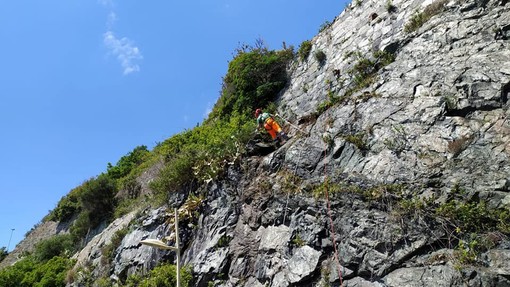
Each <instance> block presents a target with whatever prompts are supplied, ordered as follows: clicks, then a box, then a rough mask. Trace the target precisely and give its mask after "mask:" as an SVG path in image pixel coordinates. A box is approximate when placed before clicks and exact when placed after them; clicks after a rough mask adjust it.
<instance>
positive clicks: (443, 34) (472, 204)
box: [74, 0, 510, 287]
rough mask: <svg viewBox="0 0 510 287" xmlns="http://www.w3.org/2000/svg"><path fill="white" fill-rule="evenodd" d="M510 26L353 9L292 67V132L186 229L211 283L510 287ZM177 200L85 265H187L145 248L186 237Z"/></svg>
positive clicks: (224, 183)
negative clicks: (148, 242)
mask: <svg viewBox="0 0 510 287" xmlns="http://www.w3.org/2000/svg"><path fill="white" fill-rule="evenodd" d="M509 30H510V4H507V1H506V0H497V1H496V0H477V1H463V0H457V1H442V0H436V1H423V0H415V1H404V0H395V1H387V2H386V1H375V0H363V1H355V2H353V3H352V4H350V5H349V6H348V7H347V8H346V9H345V11H343V12H342V14H341V15H339V16H338V17H337V18H336V19H335V20H334V21H333V22H332V23H331V24H330V25H328V26H327V27H324V29H323V30H322V31H321V32H320V33H319V34H318V35H317V36H316V37H315V38H313V39H312V40H311V44H312V45H311V51H310V53H309V55H308V56H307V57H303V58H302V59H298V60H296V61H294V62H293V63H292V65H291V66H290V67H289V74H290V82H289V85H288V86H287V87H286V88H285V89H284V91H282V93H281V94H280V95H279V99H278V105H277V106H278V111H279V120H280V121H281V122H282V123H283V125H284V126H285V129H286V130H287V131H288V134H289V135H290V136H291V137H292V138H291V139H290V140H289V141H288V142H287V143H285V144H284V145H283V146H281V147H279V148H278V149H274V150H273V149H271V148H269V149H262V148H260V147H256V146H250V148H249V149H248V152H247V153H245V154H244V155H243V156H242V160H241V161H240V162H239V163H236V164H232V165H231V166H230V167H229V168H228V172H227V173H226V175H225V176H224V177H222V178H221V179H218V180H213V181H208V182H207V184H205V185H203V186H200V187H198V190H199V192H198V193H200V194H203V195H204V198H203V199H201V200H200V201H201V204H202V207H201V209H200V212H198V213H196V214H195V215H196V217H195V218H194V220H188V221H184V222H183V226H182V227H183V228H182V231H181V234H180V238H181V240H182V244H183V252H182V258H183V261H184V263H185V264H186V265H188V266H190V268H191V269H192V272H193V275H194V278H195V285H196V286H250V287H251V286H274V287H276V286H340V285H343V286H367V287H368V286H510V241H509V240H508V235H510V211H509V210H510V209H509V208H510V193H509V187H510V177H509V174H510V173H509V172H510V160H509V156H510V142H509V140H510V121H509V120H508V113H509V112H508V103H507V101H508V94H509V92H510V42H509V40H508V37H510V32H509ZM151 179H152V177H150V176H145V177H141V178H139V180H140V181H141V183H142V184H145V185H146V183H147V182H148V181H150V180H151ZM171 197H172V198H171V200H170V202H169V204H168V206H164V207H161V208H158V209H151V208H149V209H144V210H135V211H133V212H131V213H129V214H128V215H126V216H124V217H122V218H119V219H117V220H116V221H114V222H113V223H111V224H110V225H109V226H108V227H106V228H105V229H104V230H102V232H101V233H99V234H98V235H97V236H95V237H94V238H93V239H92V240H91V241H90V242H89V243H88V245H87V246H86V247H85V248H84V249H83V250H82V251H81V252H79V254H76V255H75V258H76V259H77V266H81V267H82V268H85V269H86V270H88V272H90V274H92V276H99V275H102V274H108V275H109V276H110V278H112V279H113V280H125V279H126V278H127V276H128V275H129V274H133V273H139V272H147V271H148V270H150V269H152V268H154V267H155V266H156V265H157V264H158V262H160V261H162V260H170V261H173V260H174V258H175V255H174V253H173V252H171V251H163V250H159V249H156V248H153V247H149V246H145V245H141V244H140V241H141V240H143V239H147V238H156V239H161V238H164V237H167V236H169V235H170V234H171V233H172V230H173V229H172V228H173V226H172V225H171V224H170V223H169V221H168V218H169V217H171V216H169V214H168V212H170V211H171V210H172V209H171V208H172V207H180V206H182V205H183V204H184V203H185V202H187V201H186V200H187V199H186V197H187V194H186V193H175V194H172V196H171ZM188 202H189V200H188ZM124 227H128V229H127V230H128V231H127V232H126V235H125V236H124V237H123V240H122V242H121V243H120V245H119V247H118V248H117V249H116V250H115V251H114V260H113V262H111V263H108V264H106V263H105V260H102V256H103V255H102V252H101V248H102V247H104V246H105V245H107V244H108V243H109V242H110V241H111V239H112V237H114V234H115V232H116V231H118V230H120V229H122V228H124ZM83 284H85V283H82V285H83ZM74 285H76V286H78V285H80V283H79V280H77V281H76V282H75V283H74ZM85 285H86V284H85Z"/></svg>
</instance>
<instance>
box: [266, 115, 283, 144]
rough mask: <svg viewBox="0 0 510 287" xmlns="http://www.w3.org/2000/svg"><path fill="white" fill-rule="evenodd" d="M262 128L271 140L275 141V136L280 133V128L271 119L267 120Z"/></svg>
mask: <svg viewBox="0 0 510 287" xmlns="http://www.w3.org/2000/svg"><path fill="white" fill-rule="evenodd" d="M264 128H265V129H266V131H267V132H268V133H269V134H270V135H271V137H272V138H273V140H275V139H276V135H277V134H278V133H280V132H281V131H282V128H281V127H280V125H278V123H277V122H276V121H275V120H274V119H273V118H268V119H267V120H266V122H265V123H264Z"/></svg>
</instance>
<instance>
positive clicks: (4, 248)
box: [0, 246, 9, 262]
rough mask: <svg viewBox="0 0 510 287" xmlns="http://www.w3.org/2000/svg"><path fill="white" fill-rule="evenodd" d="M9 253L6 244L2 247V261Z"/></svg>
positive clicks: (0, 253)
mask: <svg viewBox="0 0 510 287" xmlns="http://www.w3.org/2000/svg"><path fill="white" fill-rule="evenodd" d="M7 255H9V252H8V251H7V248H6V247H5V246H4V247H2V248H0V262H2V261H3V260H4V259H5V257H7Z"/></svg>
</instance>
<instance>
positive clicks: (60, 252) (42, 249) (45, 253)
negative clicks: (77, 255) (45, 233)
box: [33, 234, 74, 262]
mask: <svg viewBox="0 0 510 287" xmlns="http://www.w3.org/2000/svg"><path fill="white" fill-rule="evenodd" d="M73 250H74V248H73V241H72V238H71V235H69V234H60V235H55V236H53V237H50V238H48V239H46V240H43V241H41V242H39V243H38V244H37V245H36V246H35V251H34V254H33V256H34V259H36V260H37V261H40V262H43V261H48V260H50V259H52V258H53V257H55V256H65V255H69V254H70V253H71V252H72V251H73Z"/></svg>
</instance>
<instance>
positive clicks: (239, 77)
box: [208, 47, 294, 121]
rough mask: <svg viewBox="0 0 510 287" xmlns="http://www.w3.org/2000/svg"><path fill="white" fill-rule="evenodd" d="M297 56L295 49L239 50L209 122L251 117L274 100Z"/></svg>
mask: <svg viewBox="0 0 510 287" xmlns="http://www.w3.org/2000/svg"><path fill="white" fill-rule="evenodd" d="M293 57H294V52H293V51H292V49H285V50H281V51H270V50H268V49H267V48H264V47H255V48H254V47H249V48H246V49H242V50H239V51H238V54H237V55H236V56H235V57H234V59H233V60H232V61H231V62H230V63H229V66H228V71H227V74H226V76H225V77H224V78H223V88H222V92H221V97H220V98H219V99H218V101H217V103H216V105H215V106H214V108H213V111H212V112H211V114H210V115H209V118H208V121H211V120H213V119H217V118H228V117H229V116H230V115H233V114H236V113H238V114H247V113H248V114H251V113H252V112H253V111H254V110H255V109H256V108H258V107H265V106H266V105H267V104H269V102H270V101H272V100H274V99H275V97H276V96H277V95H278V93H279V92H280V90H281V89H283V87H285V85H286V83H287V72H286V68H287V64H288V62H289V61H290V60H291V59H292V58H293Z"/></svg>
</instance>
